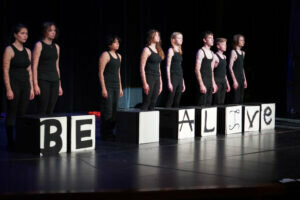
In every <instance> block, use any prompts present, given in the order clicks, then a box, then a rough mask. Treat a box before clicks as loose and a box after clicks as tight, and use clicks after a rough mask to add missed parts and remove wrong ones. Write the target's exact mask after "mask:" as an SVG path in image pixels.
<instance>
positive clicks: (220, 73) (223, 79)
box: [213, 38, 230, 105]
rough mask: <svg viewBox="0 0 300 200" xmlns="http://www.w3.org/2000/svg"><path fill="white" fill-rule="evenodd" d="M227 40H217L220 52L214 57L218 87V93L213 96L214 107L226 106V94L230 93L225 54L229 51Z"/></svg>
mask: <svg viewBox="0 0 300 200" xmlns="http://www.w3.org/2000/svg"><path fill="white" fill-rule="evenodd" d="M226 42H227V39H225V38H217V39H216V47H217V49H218V51H217V52H216V53H215V55H214V59H213V66H214V76H215V81H216V84H217V86H218V91H217V92H216V93H215V94H214V95H213V104H214V105H224V103H225V96H226V92H230V85H229V82H228V79H227V75H226V71H227V61H226V56H225V55H224V52H225V51H226V49H227V44H226Z"/></svg>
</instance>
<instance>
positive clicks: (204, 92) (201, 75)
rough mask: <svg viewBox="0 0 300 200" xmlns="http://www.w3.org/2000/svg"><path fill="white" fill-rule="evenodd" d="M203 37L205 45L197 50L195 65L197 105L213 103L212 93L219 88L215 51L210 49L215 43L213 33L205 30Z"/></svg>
mask: <svg viewBox="0 0 300 200" xmlns="http://www.w3.org/2000/svg"><path fill="white" fill-rule="evenodd" d="M202 39H203V42H204V46H203V47H202V48H201V49H199V50H198V52H197V56H196V66H195V74H196V78H197V82H198V90H199V91H198V92H197V106H209V105H211V104H212V94H213V93H215V92H217V90H218V88H217V85H216V83H215V80H214V74H213V69H214V66H213V63H212V61H213V57H214V53H213V52H212V51H211V50H210V48H211V47H212V46H213V44H214V36H213V33H212V32H209V31H206V32H204V34H203V37H202Z"/></svg>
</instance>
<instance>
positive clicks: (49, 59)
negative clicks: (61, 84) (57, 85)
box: [38, 41, 59, 81]
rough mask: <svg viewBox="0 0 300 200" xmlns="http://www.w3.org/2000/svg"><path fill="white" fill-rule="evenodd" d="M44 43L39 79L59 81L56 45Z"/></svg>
mask: <svg viewBox="0 0 300 200" xmlns="http://www.w3.org/2000/svg"><path fill="white" fill-rule="evenodd" d="M41 43H42V52H41V55H40V59H39V64H38V79H41V80H46V81H58V80H59V77H58V73H57V69H56V61H57V58H58V54H57V49H56V45H55V43H54V42H52V44H51V45H49V44H46V43H45V42H43V41H41Z"/></svg>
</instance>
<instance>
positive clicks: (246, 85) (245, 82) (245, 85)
mask: <svg viewBox="0 0 300 200" xmlns="http://www.w3.org/2000/svg"><path fill="white" fill-rule="evenodd" d="M247 87H248V84H247V81H246V80H245V81H244V88H247Z"/></svg>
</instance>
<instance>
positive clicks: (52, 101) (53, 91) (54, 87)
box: [47, 81, 59, 114]
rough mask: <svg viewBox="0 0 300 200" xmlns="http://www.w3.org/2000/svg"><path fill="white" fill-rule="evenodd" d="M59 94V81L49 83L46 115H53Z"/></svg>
mask: <svg viewBox="0 0 300 200" xmlns="http://www.w3.org/2000/svg"><path fill="white" fill-rule="evenodd" d="M58 92H59V81H55V82H51V84H50V96H49V103H48V108H47V114H53V111H54V108H55V105H56V102H57V99H58Z"/></svg>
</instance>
